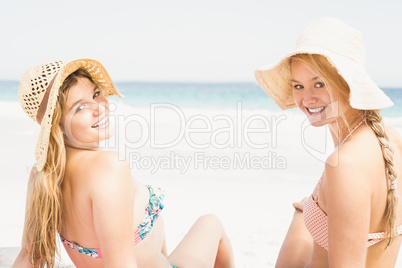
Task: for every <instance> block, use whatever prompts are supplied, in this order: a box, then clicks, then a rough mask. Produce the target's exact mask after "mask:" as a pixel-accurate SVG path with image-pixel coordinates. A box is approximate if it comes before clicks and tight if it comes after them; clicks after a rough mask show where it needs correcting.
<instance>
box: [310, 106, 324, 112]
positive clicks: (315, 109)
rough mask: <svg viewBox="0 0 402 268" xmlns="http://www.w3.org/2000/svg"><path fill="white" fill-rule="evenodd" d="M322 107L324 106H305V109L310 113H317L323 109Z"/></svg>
mask: <svg viewBox="0 0 402 268" xmlns="http://www.w3.org/2000/svg"><path fill="white" fill-rule="evenodd" d="M324 108H325V107H319V108H314V109H311V108H307V110H309V111H310V112H311V113H318V112H321V111H322V110H324Z"/></svg>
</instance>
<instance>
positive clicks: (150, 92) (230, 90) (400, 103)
mask: <svg viewBox="0 0 402 268" xmlns="http://www.w3.org/2000/svg"><path fill="white" fill-rule="evenodd" d="M115 85H116V88H117V89H118V90H119V92H120V93H122V94H123V95H124V96H125V98H124V99H119V98H118V97H115V96H112V97H111V98H112V100H115V101H119V102H120V101H121V102H123V103H125V104H127V105H130V106H132V107H133V108H135V107H141V108H143V107H150V105H151V104H154V103H169V104H172V105H175V106H177V107H179V108H197V109H211V108H215V109H237V107H238V103H241V107H242V109H246V110H256V109H258V110H269V111H271V112H278V111H281V109H280V108H279V107H278V106H277V105H276V104H275V103H274V101H273V100H272V99H271V98H270V97H269V96H267V95H266V94H265V93H264V92H263V91H262V90H261V88H260V87H259V86H258V84H257V83H253V82H233V83H230V82H228V83H217V82H215V83H208V82H206V83H199V82H197V83H190V82H116V83H115ZM18 86H19V82H18V81H5V80H0V101H6V102H18ZM381 89H382V90H383V91H384V92H385V94H387V95H388V96H389V97H390V98H391V100H392V101H393V102H394V105H393V106H392V107H389V108H385V109H383V110H382V115H383V116H385V117H402V88H397V87H395V88H386V87H384V88H381Z"/></svg>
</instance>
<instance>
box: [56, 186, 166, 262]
mask: <svg viewBox="0 0 402 268" xmlns="http://www.w3.org/2000/svg"><path fill="white" fill-rule="evenodd" d="M147 187H148V189H149V193H150V194H149V203H148V206H147V207H146V209H145V216H144V219H143V220H142V222H141V223H140V224H139V225H138V228H137V229H136V230H135V233H134V242H135V244H138V243H139V242H141V241H142V240H143V239H144V238H145V237H146V236H147V235H148V234H149V232H150V231H151V229H152V227H153V226H154V222H155V220H156V219H157V218H158V217H159V214H160V212H161V211H162V209H163V208H164V204H163V199H164V198H165V194H164V192H163V190H162V189H161V188H159V187H157V188H154V187H152V186H151V185H147ZM60 239H61V241H62V243H63V245H64V246H66V247H69V248H71V249H72V250H75V251H77V252H79V253H83V254H85V255H87V256H90V257H93V258H98V259H101V258H102V254H101V251H100V248H85V247H83V246H81V245H79V244H77V243H75V242H72V241H68V240H67V239H66V238H64V237H63V236H62V235H61V234H60Z"/></svg>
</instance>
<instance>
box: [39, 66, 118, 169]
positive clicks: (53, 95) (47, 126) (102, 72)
mask: <svg viewBox="0 0 402 268" xmlns="http://www.w3.org/2000/svg"><path fill="white" fill-rule="evenodd" d="M78 69H84V70H86V71H87V72H88V73H89V75H90V76H91V77H92V79H93V80H94V82H95V83H96V84H97V85H98V86H99V88H100V90H101V91H102V93H103V94H104V95H105V96H106V97H108V96H112V95H117V96H119V97H123V95H122V94H120V93H119V92H118V91H117V89H116V87H115V86H114V84H113V81H112V79H111V77H110V75H109V73H108V72H107V70H106V68H105V67H104V66H103V65H102V64H101V63H100V62H98V61H96V60H93V59H77V60H74V61H71V62H68V63H66V64H65V65H63V66H62V67H61V69H60V70H59V72H58V73H57V74H56V76H55V78H54V83H53V85H52V88H51V89H50V92H49V99H48V103H47V106H46V111H45V113H44V116H43V119H42V122H41V130H40V134H39V138H38V142H37V144H36V149H35V158H36V167H37V169H38V171H41V170H42V169H43V167H44V165H45V163H46V158H47V152H48V147H49V137H50V132H51V128H52V120H53V114H54V110H55V108H56V103H57V98H58V96H59V89H60V87H61V85H62V84H63V82H64V80H65V79H66V78H67V77H68V76H69V75H70V74H72V73H73V72H75V71H76V70H78Z"/></svg>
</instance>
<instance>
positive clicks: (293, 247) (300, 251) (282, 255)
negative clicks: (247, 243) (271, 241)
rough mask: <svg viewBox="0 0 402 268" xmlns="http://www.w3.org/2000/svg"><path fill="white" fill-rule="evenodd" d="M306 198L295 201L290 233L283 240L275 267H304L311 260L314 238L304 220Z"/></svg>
mask: <svg viewBox="0 0 402 268" xmlns="http://www.w3.org/2000/svg"><path fill="white" fill-rule="evenodd" d="M305 202H306V198H304V199H303V201H301V202H297V203H294V204H293V206H294V208H295V212H294V214H293V220H292V223H291V224H290V227H289V230H288V233H287V234H286V237H285V240H284V241H283V244H282V247H281V250H280V251H279V255H278V259H277V260H276V265H275V267H277V268H282V267H284V268H285V267H295V268H297V267H302V268H304V267H305V266H306V265H307V263H308V262H309V260H310V257H311V253H312V248H313V239H312V238H311V235H310V234H309V232H308V230H307V228H306V226H305V225H304V221H303V211H302V208H303V205H304V203H305Z"/></svg>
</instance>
